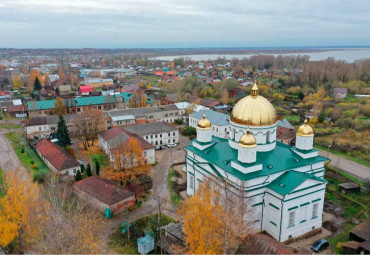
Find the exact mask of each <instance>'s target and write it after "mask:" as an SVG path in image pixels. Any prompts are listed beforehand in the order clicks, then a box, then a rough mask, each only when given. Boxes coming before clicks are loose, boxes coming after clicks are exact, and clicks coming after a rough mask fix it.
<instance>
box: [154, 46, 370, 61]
mask: <svg viewBox="0 0 370 255" xmlns="http://www.w3.org/2000/svg"><path fill="white" fill-rule="evenodd" d="M260 54H264V55H273V56H278V55H282V56H298V55H308V56H310V61H319V60H325V59H327V58H329V57H333V58H335V59H337V60H344V61H347V62H354V61H355V60H359V59H370V49H340V50H330V51H322V52H306V53H305V52H304V51H302V52H301V53H287V54H268V53H260ZM254 55H258V54H255V53H251V54H199V55H181V56H161V57H155V58H153V59H157V60H162V61H172V60H173V59H175V58H188V59H191V60H194V61H201V60H216V59H217V58H225V59H233V58H237V59H242V58H248V57H250V56H254Z"/></svg>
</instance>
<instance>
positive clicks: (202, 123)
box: [198, 113, 212, 129]
mask: <svg viewBox="0 0 370 255" xmlns="http://www.w3.org/2000/svg"><path fill="white" fill-rule="evenodd" d="M211 126H212V125H211V122H210V121H209V120H207V119H206V114H205V113H204V114H203V119H201V120H200V121H198V128H199V129H211Z"/></svg>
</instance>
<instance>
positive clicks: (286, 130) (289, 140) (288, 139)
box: [276, 119, 296, 146]
mask: <svg viewBox="0 0 370 255" xmlns="http://www.w3.org/2000/svg"><path fill="white" fill-rule="evenodd" d="M295 137H296V130H295V128H294V127H293V126H292V125H291V124H290V123H289V121H288V120H287V119H282V120H278V121H277V133H276V140H277V141H279V142H281V143H285V144H287V145H291V146H294V145H295Z"/></svg>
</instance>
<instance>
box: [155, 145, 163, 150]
mask: <svg viewBox="0 0 370 255" xmlns="http://www.w3.org/2000/svg"><path fill="white" fill-rule="evenodd" d="M155 149H156V150H157V151H160V150H162V149H163V146H162V145H157V146H155Z"/></svg>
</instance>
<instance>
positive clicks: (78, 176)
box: [75, 170, 82, 182]
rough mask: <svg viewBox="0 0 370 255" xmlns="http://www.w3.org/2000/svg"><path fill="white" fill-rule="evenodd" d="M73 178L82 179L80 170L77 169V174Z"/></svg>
mask: <svg viewBox="0 0 370 255" xmlns="http://www.w3.org/2000/svg"><path fill="white" fill-rule="evenodd" d="M75 180H76V182H78V181H81V180H82V175H81V171H80V170H77V174H76V177H75Z"/></svg>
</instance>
